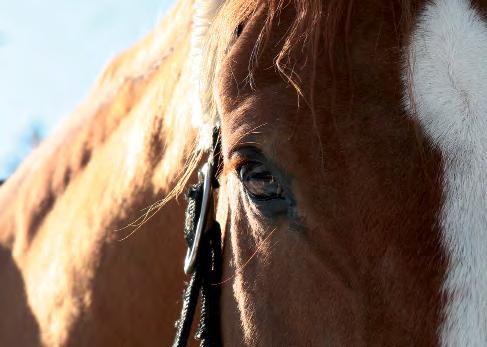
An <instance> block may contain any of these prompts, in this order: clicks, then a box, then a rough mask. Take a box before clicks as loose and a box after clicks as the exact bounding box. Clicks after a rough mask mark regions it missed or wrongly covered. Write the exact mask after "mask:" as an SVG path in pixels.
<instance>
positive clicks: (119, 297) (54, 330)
mask: <svg viewBox="0 0 487 347" xmlns="http://www.w3.org/2000/svg"><path fill="white" fill-rule="evenodd" d="M192 6H193V5H192V2H191V1H185V0H183V1H180V2H179V3H178V5H177V6H176V8H174V9H173V10H172V11H171V12H170V13H169V14H168V19H166V20H164V21H163V22H162V23H161V24H160V25H159V26H158V27H157V28H156V29H155V30H154V31H153V32H152V33H151V34H150V35H148V36H147V37H146V38H145V39H144V40H142V41H141V42H140V43H138V44H137V45H136V46H134V47H133V48H131V49H130V50H128V51H126V52H125V53H123V54H121V55H120V56H118V57H117V58H115V59H114V61H113V62H112V63H111V64H110V65H109V66H108V67H107V69H106V71H105V72H104V74H103V75H102V77H101V78H100V79H99V80H98V81H97V84H96V87H95V88H94V89H93V90H92V91H91V93H90V95H89V96H88V98H87V100H86V101H85V102H83V103H82V104H81V105H80V106H79V107H78V109H77V110H76V112H75V113H74V114H73V115H72V116H71V117H70V118H69V119H68V120H67V121H66V122H64V124H62V125H60V126H59V129H57V131H56V132H55V133H54V134H53V135H52V136H51V137H50V138H49V139H48V140H46V141H45V142H44V143H43V144H42V145H41V146H40V147H39V148H38V149H37V150H36V151H35V152H34V153H32V154H31V155H30V156H29V158H28V159H27V160H26V161H25V162H24V163H23V164H22V165H21V167H20V168H19V169H18V170H17V171H16V173H15V174H14V175H13V176H12V177H10V178H9V179H8V181H7V182H6V183H5V185H4V186H2V188H1V191H0V206H1V207H2V208H1V211H0V226H1V228H0V256H1V257H0V258H1V260H0V283H1V285H0V305H1V307H0V311H1V312H2V314H1V317H0V345H2V346H33V345H39V344H40V343H41V342H42V343H43V344H46V345H49V346H60V345H66V344H70V345H80V346H87V345H103V346H115V345H122V344H126V345H145V346H147V345H155V344H158V345H168V344H169V341H170V340H171V338H172V335H173V331H174V329H173V324H174V320H175V319H176V315H177V311H178V310H179V306H178V300H179V298H180V295H181V292H182V286H183V284H184V283H183V281H184V277H183V273H182V265H181V262H182V257H183V254H184V241H183V239H182V238H181V234H180V226H181V225H182V224H181V223H182V222H181V220H182V212H183V211H182V208H183V207H182V205H181V204H179V205H178V204H177V203H176V202H173V203H170V204H169V205H168V206H167V209H166V210H164V211H162V212H160V213H158V214H157V215H155V216H153V218H152V219H151V220H150V221H148V222H146V223H145V224H143V223H141V222H144V221H145V219H146V218H145V216H146V215H147V216H151V215H152V214H153V212H154V211H147V208H149V207H150V206H151V205H153V204H154V203H156V202H157V201H159V200H161V199H163V198H164V197H165V196H166V195H167V194H168V193H169V191H171V189H172V188H173V187H174V186H175V184H176V183H177V182H178V181H179V180H180V179H181V175H182V174H183V173H184V172H185V171H187V170H186V165H188V161H191V160H193V159H192V158H193V153H194V151H193V149H194V146H195V142H196V132H195V131H194V130H193V127H192V124H191V104H190V103H188V102H185V100H187V96H188V95H190V93H191V89H192V87H193V84H194V82H193V80H192V76H191V73H192V71H193V70H192V64H193V62H192V60H191V59H190V54H189V51H190V33H191V27H192V23H191V22H192V13H193V9H192ZM194 164H195V163H194V160H193V163H190V166H194ZM146 212H147V213H146ZM139 217H142V218H139ZM132 222H135V223H134V224H131V223H132ZM139 224H141V227H140V229H139V230H138V231H137V232H136V233H135V234H134V235H132V236H131V237H129V238H128V239H126V240H125V241H123V242H119V241H118V240H120V239H122V238H124V237H125V236H127V235H128V234H129V233H131V232H132V231H133V230H134V227H135V226H137V225H139ZM127 226H129V227H127ZM124 227H125V228H124ZM122 228H123V229H122ZM119 229H121V230H119ZM175 263H177V265H176V264H175ZM22 293H25V294H22ZM9 298H18V299H16V300H10V299H9Z"/></svg>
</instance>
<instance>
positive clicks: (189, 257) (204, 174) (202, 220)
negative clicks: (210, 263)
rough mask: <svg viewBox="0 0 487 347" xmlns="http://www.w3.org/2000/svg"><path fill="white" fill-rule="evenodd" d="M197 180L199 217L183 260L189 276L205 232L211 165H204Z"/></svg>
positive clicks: (185, 271)
mask: <svg viewBox="0 0 487 347" xmlns="http://www.w3.org/2000/svg"><path fill="white" fill-rule="evenodd" d="M198 176H199V177H198V178H199V179H200V181H201V180H203V197H202V199H201V209H200V215H199V217H198V223H197V225H196V232H195V234H194V241H193V245H192V246H191V248H188V251H187V252H186V257H185V258H184V273H185V274H186V275H189V274H191V273H192V272H193V270H194V266H195V264H196V257H197V255H198V249H199V246H200V242H201V236H202V235H203V232H204V231H205V226H206V218H207V214H208V207H209V206H208V205H209V204H210V194H211V177H212V164H211V163H210V162H207V163H205V164H204V165H203V166H202V167H201V169H200V171H199V172H198Z"/></svg>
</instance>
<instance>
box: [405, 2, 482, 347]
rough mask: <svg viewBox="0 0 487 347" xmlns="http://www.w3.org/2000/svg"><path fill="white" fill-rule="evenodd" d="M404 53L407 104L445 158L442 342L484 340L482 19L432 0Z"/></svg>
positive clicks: (466, 5)
mask: <svg viewBox="0 0 487 347" xmlns="http://www.w3.org/2000/svg"><path fill="white" fill-rule="evenodd" d="M409 57H410V60H409V66H408V69H409V70H410V71H409V72H407V71H405V75H404V77H405V78H404V79H405V83H407V84H408V85H409V84H410V85H412V100H413V101H414V106H415V108H413V107H412V106H411V101H409V100H410V99H409V98H408V100H407V104H408V107H409V109H410V110H415V111H416V113H415V116H416V117H417V118H418V120H419V122H420V124H421V125H422V127H423V130H424V131H425V133H426V135H427V136H428V137H429V138H430V140H431V142H432V144H433V145H434V146H435V147H436V148H437V149H438V150H439V151H440V152H441V153H442V156H443V159H444V172H443V175H444V182H443V185H444V199H445V201H444V205H443V208H442V212H441V216H440V221H439V222H440V225H441V229H442V239H443V243H444V245H443V246H444V248H445V250H446V252H447V256H448V260H449V263H448V269H447V277H446V281H445V283H444V286H443V290H444V293H445V294H446V296H447V303H446V306H445V308H444V312H443V314H444V318H445V320H444V322H443V325H442V326H441V328H440V331H439V333H440V342H441V344H442V345H443V346H487V318H486V317H487V27H486V23H485V22H484V21H483V20H482V19H481V17H480V16H479V14H478V13H477V12H476V11H475V10H474V9H473V8H472V7H471V4H470V2H469V1H467V0H437V1H433V2H432V3H430V4H428V5H427V6H426V8H425V10H424V12H423V14H422V15H421V17H420V19H419V22H418V24H417V27H416V30H415V32H414V33H413V37H412V41H411V47H410V56H409ZM427 304H428V303H425V305H427Z"/></svg>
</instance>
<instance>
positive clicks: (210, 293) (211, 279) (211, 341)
mask: <svg viewBox="0 0 487 347" xmlns="http://www.w3.org/2000/svg"><path fill="white" fill-rule="evenodd" d="M219 135H220V129H219V127H218V126H217V127H215V128H214V129H213V144H212V147H211V150H210V153H209V155H208V160H207V161H206V163H205V164H203V166H202V167H201V168H200V170H199V172H198V183H197V184H195V185H193V186H191V187H190V188H189V191H188V193H187V200H188V205H187V207H186V217H185V223H184V238H185V239H186V242H187V244H188V250H187V253H186V257H185V259H184V272H185V273H186V275H189V276H191V278H190V280H189V282H188V283H187V285H186V288H185V289H184V292H183V307H182V309H181V316H180V318H179V320H177V321H176V329H177V331H176V337H175V338H174V343H173V347H183V346H186V345H187V343H188V337H189V334H190V331H191V324H192V322H193V317H194V314H195V311H196V305H197V303H198V297H199V294H200V292H201V313H200V321H199V325H198V330H197V332H196V336H195V337H196V338H197V339H199V340H200V347H215V346H221V340H220V308H219V301H220V284H219V282H220V278H221V257H222V255H221V252H222V248H221V231H220V225H219V224H218V222H217V221H216V220H215V208H214V204H213V203H214V201H213V191H214V189H217V188H218V187H219V184H218V180H217V174H218V167H219V163H220V162H221V159H220V158H221V157H220V141H219Z"/></svg>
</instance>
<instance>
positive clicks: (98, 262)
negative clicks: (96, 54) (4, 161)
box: [0, 0, 487, 346]
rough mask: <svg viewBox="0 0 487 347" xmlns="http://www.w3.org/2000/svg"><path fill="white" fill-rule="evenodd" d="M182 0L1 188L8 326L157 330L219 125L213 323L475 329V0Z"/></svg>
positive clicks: (482, 298)
mask: <svg viewBox="0 0 487 347" xmlns="http://www.w3.org/2000/svg"><path fill="white" fill-rule="evenodd" d="M192 5H193V3H192V2H191V1H189V0H182V1H180V2H179V3H178V5H177V7H176V8H175V9H174V10H173V12H172V13H171V14H170V15H169V18H170V19H171V21H169V20H166V21H164V22H163V23H162V24H161V26H160V27H159V28H157V29H156V30H155V32H154V33H153V34H152V35H150V36H149V37H148V38H146V39H145V40H144V41H143V42H142V43H141V44H140V45H138V46H136V47H135V48H134V49H132V50H129V51H128V52H127V53H125V54H124V55H122V56H121V57H120V58H118V59H116V60H115V62H114V63H113V64H112V65H111V66H110V67H109V68H108V70H107V72H106V73H105V74H104V76H103V77H102V78H101V80H100V81H99V82H98V87H97V88H96V89H95V91H94V92H93V94H92V95H91V97H90V98H89V100H88V102H87V103H86V104H84V105H82V106H81V107H80V109H79V110H78V111H77V112H76V114H75V117H73V119H71V120H70V121H69V122H68V123H67V124H65V126H64V127H63V128H61V130H60V131H59V132H58V134H57V135H56V136H53V137H51V138H50V139H49V140H48V141H47V142H46V143H44V144H42V145H41V146H40V147H39V148H38V149H37V150H36V152H34V153H33V154H32V155H31V157H30V158H29V159H27V161H26V162H25V163H24V164H23V165H22V167H21V168H20V169H19V170H18V171H17V172H16V173H15V174H14V176H13V177H11V178H10V179H9V180H7V182H6V183H5V185H4V186H3V187H2V188H1V190H0V204H1V206H2V207H3V209H2V212H1V215H0V221H1V225H2V232H1V233H0V242H1V245H2V249H5V251H3V250H2V254H5V255H4V256H3V258H5V259H6V261H2V264H7V266H4V265H2V267H3V269H2V270H1V271H0V279H1V280H2V283H7V284H8V285H7V287H6V288H7V294H9V293H10V295H15V298H16V300H15V301H13V300H12V301H8V300H5V299H2V301H0V302H1V303H2V305H1V306H0V307H2V308H3V307H6V308H7V309H6V310H5V309H2V312H14V313H15V314H14V315H13V317H14V319H15V320H14V321H13V322H15V323H14V324H12V323H11V322H12V319H7V317H6V316H7V315H4V317H2V318H0V322H2V323H1V324H0V329H1V330H0V332H1V334H0V339H3V340H0V341H1V342H2V344H6V343H5V342H4V341H7V342H8V341H10V342H11V344H12V343H13V342H12V341H14V342H18V341H20V340H16V339H25V341H21V342H22V343H24V345H33V344H38V343H40V344H46V345H86V344H90V345H122V344H126V345H153V344H161V343H162V344H168V343H170V341H171V338H172V333H173V332H174V328H173V326H172V323H171V322H173V321H174V320H175V319H176V317H177V311H178V307H177V303H180V301H181V299H180V294H181V291H182V284H183V281H184V278H185V277H184V276H183V274H182V260H183V257H184V252H185V246H184V242H183V240H182V235H181V233H182V232H181V231H179V232H178V230H177V229H178V228H181V229H182V227H183V223H184V216H183V206H181V205H179V204H178V202H177V201H178V200H177V196H178V195H179V194H180V193H181V192H182V191H184V189H185V187H187V186H188V185H189V184H190V183H191V182H193V181H194V179H195V172H196V168H197V167H198V166H199V164H200V163H201V162H203V161H204V160H205V157H206V155H207V153H208V151H209V149H210V147H211V141H210V139H211V132H212V129H214V128H215V127H217V128H218V129H220V130H219V131H220V140H221V161H222V163H223V164H222V167H220V168H219V171H218V173H219V175H218V182H219V188H218V190H217V192H215V197H214V199H215V204H216V207H215V210H216V217H215V218H216V220H217V221H218V223H219V225H220V226H221V230H222V238H221V241H222V244H223V248H222V259H223V262H222V264H223V273H222V277H221V280H220V281H219V283H218V284H219V285H220V288H221V299H220V307H221V311H220V315H221V324H220V328H221V339H222V343H223V345H229V346H238V345H245V346H288V345H291V346H315V345H333V346H355V345H357V346H361V345H374V346H375V345H379V346H411V345H425V346H430V345H441V346H458V345H466V346H482V345H485V344H486V343H487V329H485V328H486V326H487V318H486V315H485V312H486V308H487V307H486V306H487V300H486V299H487V289H486V288H487V286H486V283H487V274H486V273H485V271H483V269H484V267H485V264H487V259H486V255H485V252H483V249H484V247H485V245H486V244H487V243H486V241H487V240H485V238H486V237H487V236H486V235H485V233H484V231H485V229H486V228H485V227H486V225H487V218H485V217H486V214H485V211H486V210H487V209H486V207H487V206H486V199H485V197H486V196H487V195H486V192H487V186H486V184H485V182H486V179H485V174H484V171H485V170H484V167H485V166H484V165H483V164H484V162H485V149H484V147H485V143H486V142H485V141H484V137H485V135H484V134H485V132H484V131H483V130H484V129H485V124H484V123H485V117H484V113H485V112H484V111H485V110H486V105H485V101H484V100H487V95H484V94H485V92H484V90H485V88H483V87H484V83H485V82H484V81H485V80H486V78H485V77H487V76H484V71H485V69H484V67H483V56H484V54H483V53H484V52H485V50H486V49H487V44H486V43H485V42H487V26H486V23H485V19H484V13H485V11H486V10H487V3H486V2H485V1H483V0H475V1H469V0H434V1H426V0H411V1H403V0H370V1H362V2H358V1H353V0H293V1H284V0H268V1H260V0H252V1H248V0H245V1H244V0H226V1H216V0H201V1H196V3H195V4H194V5H195V7H194V9H193V7H192ZM127 227H128V228H127ZM2 291H4V292H5V289H3V288H2ZM11 293H14V294H11ZM0 297H3V296H1V295H0ZM10 297H11V296H10ZM5 322H7V323H9V322H10V325H9V326H8V325H6V324H7V323H5ZM19 329H22V330H19ZM20 331H26V332H30V333H29V334H20V333H19V332H20ZM5 336H7V339H5ZM8 338H10V340H9V339H8ZM16 345H19V343H16Z"/></svg>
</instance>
